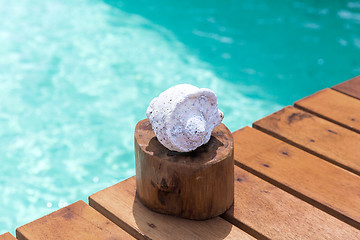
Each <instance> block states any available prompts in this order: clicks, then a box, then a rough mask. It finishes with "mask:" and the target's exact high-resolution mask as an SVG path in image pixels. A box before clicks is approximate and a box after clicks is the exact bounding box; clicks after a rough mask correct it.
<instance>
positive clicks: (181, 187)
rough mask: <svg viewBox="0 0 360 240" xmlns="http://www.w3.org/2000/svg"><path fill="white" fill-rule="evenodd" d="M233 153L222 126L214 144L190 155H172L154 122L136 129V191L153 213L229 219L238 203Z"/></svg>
mask: <svg viewBox="0 0 360 240" xmlns="http://www.w3.org/2000/svg"><path fill="white" fill-rule="evenodd" d="M233 156H234V148H233V140H232V135H231V133H230V131H229V130H228V129H227V127H226V126H225V125H224V124H221V125H219V126H217V127H215V129H214V130H213V132H212V135H211V138H210V141H209V142H208V143H207V144H205V145H203V146H201V147H199V148H198V149H196V150H194V151H192V152H189V153H179V152H173V151H170V150H168V149H167V148H165V147H164V146H163V145H162V144H161V143H160V142H159V141H158V140H157V138H156V136H155V133H154V131H153V130H152V128H151V124H150V122H149V121H148V120H147V119H145V120H142V121H140V122H139V123H138V124H137V126H136V128H135V159H136V191H137V195H138V197H139V200H140V201H141V202H142V203H143V204H144V205H145V206H147V207H148V208H150V209H151V210H154V211H156V212H160V213H166V214H170V215H175V216H180V217H184V218H189V219H197V220H203V219H208V218H212V217H215V216H218V215H220V214H222V213H224V212H225V211H226V210H227V209H229V207H230V206H231V205H232V204H233V201H234V181H233V176H234V157H233Z"/></svg>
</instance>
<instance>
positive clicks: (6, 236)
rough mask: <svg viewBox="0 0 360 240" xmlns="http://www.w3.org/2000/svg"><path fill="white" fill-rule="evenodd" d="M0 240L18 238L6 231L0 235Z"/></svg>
mask: <svg viewBox="0 0 360 240" xmlns="http://www.w3.org/2000/svg"><path fill="white" fill-rule="evenodd" d="M0 240H16V238H15V237H14V236H13V235H11V234H10V233H4V234H1V235H0Z"/></svg>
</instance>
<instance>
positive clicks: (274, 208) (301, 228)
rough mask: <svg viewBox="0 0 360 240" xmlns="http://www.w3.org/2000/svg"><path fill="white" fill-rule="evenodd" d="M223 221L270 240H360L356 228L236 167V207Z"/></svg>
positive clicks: (359, 233) (228, 212)
mask: <svg viewBox="0 0 360 240" xmlns="http://www.w3.org/2000/svg"><path fill="white" fill-rule="evenodd" d="M237 153H238V154H239V152H237ZM235 158H238V157H237V156H235ZM239 158H241V156H239ZM223 217H224V218H225V219H227V220H228V221H230V222H231V223H233V224H235V225H238V224H240V225H242V224H245V225H246V226H249V227H250V228H252V229H255V230H256V231H257V232H259V233H260V234H262V235H264V236H266V237H267V238H270V239H321V240H323V239H344V240H345V239H346V240H348V239H360V231H358V230H356V229H355V228H354V227H352V226H349V225H348V224H346V223H344V222H342V221H340V220H338V219H336V218H334V217H333V216H331V215H329V214H327V213H325V212H323V211H321V210H319V209H317V208H315V207H313V206H311V205H310V204H308V203H306V202H304V201H302V200H300V199H298V198H296V197H294V196H293V195H291V194H289V193H287V192H285V191H283V190H281V189H279V188H277V187H275V186H274V185H272V184H270V183H268V182H266V181H264V180H262V179H260V178H258V177H256V176H255V175H253V174H251V173H249V172H247V171H245V170H243V169H241V168H239V167H237V166H236V167H235V202H234V207H233V209H231V210H229V211H227V212H226V213H225V214H224V215H223Z"/></svg>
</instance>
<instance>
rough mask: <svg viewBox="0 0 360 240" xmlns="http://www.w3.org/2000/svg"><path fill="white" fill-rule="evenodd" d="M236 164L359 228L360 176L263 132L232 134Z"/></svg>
mask: <svg viewBox="0 0 360 240" xmlns="http://www.w3.org/2000/svg"><path fill="white" fill-rule="evenodd" d="M233 136H234V149H235V163H236V164H237V165H238V166H240V167H241V168H243V169H246V170H247V171H250V172H251V173H253V174H255V175H257V176H258V177H261V178H262V179H264V180H266V181H268V182H270V183H272V184H274V185H276V186H277V187H279V188H281V189H283V190H285V191H287V192H289V193H291V194H293V195H295V196H296V197H298V198H301V199H302V200H304V201H306V202H308V203H310V204H311V205H313V206H315V207H317V208H319V209H321V210H323V211H326V212H327V213H329V214H331V215H333V216H334V217H336V218H338V219H340V220H342V221H345V222H346V223H348V224H350V225H352V226H354V227H356V228H358V229H360V187H359V186H360V177H359V176H358V175H355V174H353V173H351V172H348V171H346V170H344V169H342V168H339V167H337V166H335V165H333V164H331V163H329V162H327V161H324V160H321V159H319V158H318V157H316V156H314V155H312V154H309V153H307V152H305V151H302V150H300V149H298V148H296V147H294V146H292V145H289V144H287V143H285V142H283V141H280V140H279V139H276V138H274V137H272V136H269V135H267V134H265V133H263V132H261V131H258V130H256V129H253V128H249V127H246V128H244V129H242V130H239V131H236V132H235V133H233Z"/></svg>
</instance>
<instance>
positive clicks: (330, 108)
mask: <svg viewBox="0 0 360 240" xmlns="http://www.w3.org/2000/svg"><path fill="white" fill-rule="evenodd" d="M233 137H234V148H235V166H234V171H235V178H234V182H235V200H234V206H233V207H232V208H231V209H229V210H228V211H227V212H226V213H225V214H223V215H222V216H220V217H216V218H213V219H210V220H206V221H193V220H186V219H181V218H176V217H172V216H167V215H162V214H158V213H155V212H152V211H150V210H148V209H147V208H145V207H144V206H143V205H142V204H141V203H140V202H139V201H138V199H137V197H136V194H135V193H136V189H135V181H136V180H135V177H131V178H129V179H127V180H125V181H122V182H120V183H118V184H115V185H113V186H111V187H109V188H106V189H104V190H102V191H99V192H97V193H95V194H93V195H91V196H90V197H89V205H88V204H86V203H84V202H83V201H78V202H76V203H73V204H71V205H69V206H67V207H65V208H62V209H60V210H58V211H56V212H53V213H51V214H49V215H47V216H45V217H42V218H40V219H38V220H35V221H33V222H31V223H28V224H26V225H24V226H21V227H19V228H18V229H17V230H16V237H17V239H19V240H43V239H46V240H52V239H54V240H55V239H57V240H59V239H72V240H77V239H87V240H88V239H89V240H91V239H104V240H105V239H106V240H110V239H112V240H115V239H134V238H136V239H254V238H257V239H360V77H356V78H353V79H351V80H349V81H347V82H344V83H342V84H339V85H336V86H334V87H333V88H332V89H324V90H322V91H319V92H317V93H315V94H313V95H311V96H309V97H306V98H304V99H301V100H299V101H297V102H296V103H295V104H294V106H288V107H285V108H284V109H282V110H280V111H278V112H276V113H273V114H271V115H269V116H267V117H265V118H263V119H260V120H259V121H257V122H255V123H254V124H253V128H251V127H245V128H243V129H240V130H238V131H235V132H234V133H233ZM12 239H15V238H14V237H13V236H12V235H11V234H9V233H6V234H3V235H1V236H0V240H12Z"/></svg>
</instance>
